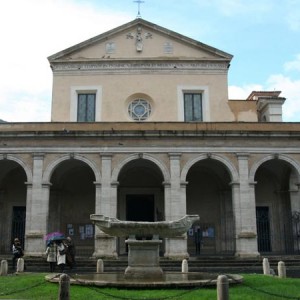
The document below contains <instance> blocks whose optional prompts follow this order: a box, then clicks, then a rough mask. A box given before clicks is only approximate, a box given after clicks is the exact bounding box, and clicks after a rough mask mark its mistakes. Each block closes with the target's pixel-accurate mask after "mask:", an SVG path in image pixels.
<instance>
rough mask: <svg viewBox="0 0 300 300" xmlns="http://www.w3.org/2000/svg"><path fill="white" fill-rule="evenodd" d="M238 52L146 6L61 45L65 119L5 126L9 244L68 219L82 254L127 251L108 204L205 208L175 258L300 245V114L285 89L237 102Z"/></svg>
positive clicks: (142, 215)
mask: <svg viewBox="0 0 300 300" xmlns="http://www.w3.org/2000/svg"><path fill="white" fill-rule="evenodd" d="M232 58H233V57H232V55H230V54H228V53H226V52H223V51H221V50H218V49H216V48H213V47H210V46H208V45H206V44H203V43H201V42H198V41H195V40H193V39H191V38H188V37H186V36H183V35H180V34H178V33H176V32H173V31H170V30H168V29H166V28H163V27H160V26H158V25H156V24H153V23H151V22H148V21H146V20H143V19H140V18H138V19H136V20H133V21H131V22H129V23H127V24H124V25H122V26H120V27H117V28H115V29H112V30H110V31H108V32H106V33H103V34H101V35H99V36H96V37H94V38H91V39H89V40H87V41H84V42H82V43H80V44H77V45H75V46H73V47H70V48H68V49H65V50H63V51H61V52H58V53H56V54H54V55H52V56H50V57H48V60H49V63H50V67H51V69H52V72H53V98H52V111H51V122H48V123H2V124H0V135H1V144H0V207H1V210H0V220H1V221H0V235H1V237H2V238H1V239H2V242H1V245H0V254H6V253H9V252H10V245H11V241H12V239H13V238H14V237H16V236H18V237H19V238H20V239H21V240H22V242H23V244H24V247H25V253H26V255H28V256H40V255H41V254H42V253H44V249H45V240H44V236H45V234H46V233H48V232H52V231H61V232H63V233H65V235H66V236H71V237H72V238H73V240H74V241H75V243H76V245H77V250H78V255H81V256H87V257H91V256H94V257H118V256H121V255H126V253H127V248H126V244H125V239H123V238H116V237H112V236H108V235H106V234H104V233H103V232H101V231H100V230H99V229H97V228H95V227H94V225H93V224H92V223H91V221H90V218H89V217H90V215H91V214H94V213H96V214H102V215H105V216H109V217H116V218H118V219H121V220H134V221H161V220H166V221H168V220H176V219H179V218H181V217H183V216H184V215H186V214H198V215H199V216H200V221H199V222H198V223H196V224H194V225H193V227H192V228H191V229H190V230H189V231H188V232H187V234H186V236H184V237H177V238H168V239H164V240H163V243H162V246H161V255H163V256H165V257H168V258H174V259H176V258H184V257H189V256H194V255H235V256H239V257H251V256H258V255H260V254H297V253H299V247H300V241H299V237H298V236H299V233H300V232H299V228H300V227H299V226H300V192H299V184H300V178H299V176H300V151H299V149H300V147H299V146H300V139H299V136H300V124H298V123H284V122H282V105H283V104H284V102H285V100H286V99H285V98H283V97H281V96H280V92H279V91H272V92H269V91H253V92H252V93H251V94H250V95H249V97H248V98H247V99H243V100H229V99H228V78H227V76H228V71H229V67H230V62H231V60H232Z"/></svg>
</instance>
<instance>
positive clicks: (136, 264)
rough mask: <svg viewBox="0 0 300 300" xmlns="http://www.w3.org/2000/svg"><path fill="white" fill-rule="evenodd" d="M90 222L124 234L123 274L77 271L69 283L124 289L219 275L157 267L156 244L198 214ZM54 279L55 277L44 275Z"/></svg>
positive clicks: (195, 282)
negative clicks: (171, 218)
mask: <svg viewBox="0 0 300 300" xmlns="http://www.w3.org/2000/svg"><path fill="white" fill-rule="evenodd" d="M90 219H91V221H92V222H93V223H94V224H95V225H96V226H97V227H98V228H99V229H100V230H102V231H103V232H104V233H106V234H108V235H110V236H115V237H126V238H127V240H126V244H127V245H128V266H127V268H126V270H125V272H124V273H110V272H103V273H95V274H76V275H73V276H72V278H71V283H75V284H82V285H96V286H106V287H118V288H121V287H124V288H170V287H174V288H178V287H193V286H203V285H215V284H216V282H217V277H218V275H219V274H213V273H204V272H164V271H163V270H162V268H161V267H160V258H159V246H160V244H161V243H162V241H161V239H162V238H171V237H179V236H183V235H184V234H186V232H187V231H188V230H189V228H190V227H191V226H192V225H193V223H194V222H196V221H198V220H199V216H198V215H186V216H184V217H183V218H181V219H178V220H174V221H159V222H138V221H123V220H118V219H116V218H111V217H106V216H103V215H95V214H93V215H91V216H90ZM46 279H47V280H49V281H57V277H55V276H50V275H49V276H46ZM242 279H243V278H242V276H240V275H233V274H232V275H230V276H229V283H238V282H241V281H242Z"/></svg>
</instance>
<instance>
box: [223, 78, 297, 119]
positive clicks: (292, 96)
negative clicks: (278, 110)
mask: <svg viewBox="0 0 300 300" xmlns="http://www.w3.org/2000/svg"><path fill="white" fill-rule="evenodd" d="M274 90H276V91H281V92H282V93H281V95H280V96H281V97H285V98H286V101H285V103H284V104H283V108H282V111H283V121H284V122H300V93H299V91H300V80H297V79H292V78H290V77H288V76H284V75H282V74H277V75H271V76H270V77H269V78H268V79H267V81H266V82H265V84H264V85H259V84H249V85H245V86H241V87H239V86H229V88H228V91H229V99H241V100H242V99H246V98H247V97H248V96H249V95H250V93H251V92H252V91H274Z"/></svg>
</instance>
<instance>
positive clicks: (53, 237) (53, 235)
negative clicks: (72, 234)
mask: <svg viewBox="0 0 300 300" xmlns="http://www.w3.org/2000/svg"><path fill="white" fill-rule="evenodd" d="M44 239H45V240H46V241H57V240H63V239H65V235H64V234H63V233H61V232H59V231H55V232H50V233H48V234H46V235H45V237H44Z"/></svg>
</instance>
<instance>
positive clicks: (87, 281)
mask: <svg viewBox="0 0 300 300" xmlns="http://www.w3.org/2000/svg"><path fill="white" fill-rule="evenodd" d="M58 275H59V274H56V275H53V274H49V275H47V276H46V277H45V279H46V280H48V281H50V282H59V276H58ZM218 275H219V274H215V273H206V272H189V273H179V272H164V273H163V274H162V276H159V277H158V278H155V277H152V278H143V279H139V280H136V279H134V278H133V279H131V278H126V276H125V274H124V273H110V272H105V273H92V274H74V275H73V274H72V276H71V278H70V283H71V284H78V285H93V286H99V287H115V288H126V289H127V288H135V289H149V288H155V289H159V288H164V289H165V288H191V287H200V286H202V287H203V286H215V285H216V283H217V278H218ZM227 276H228V281H229V284H237V283H241V282H242V281H243V277H242V276H241V275H238V274H228V275H227Z"/></svg>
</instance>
